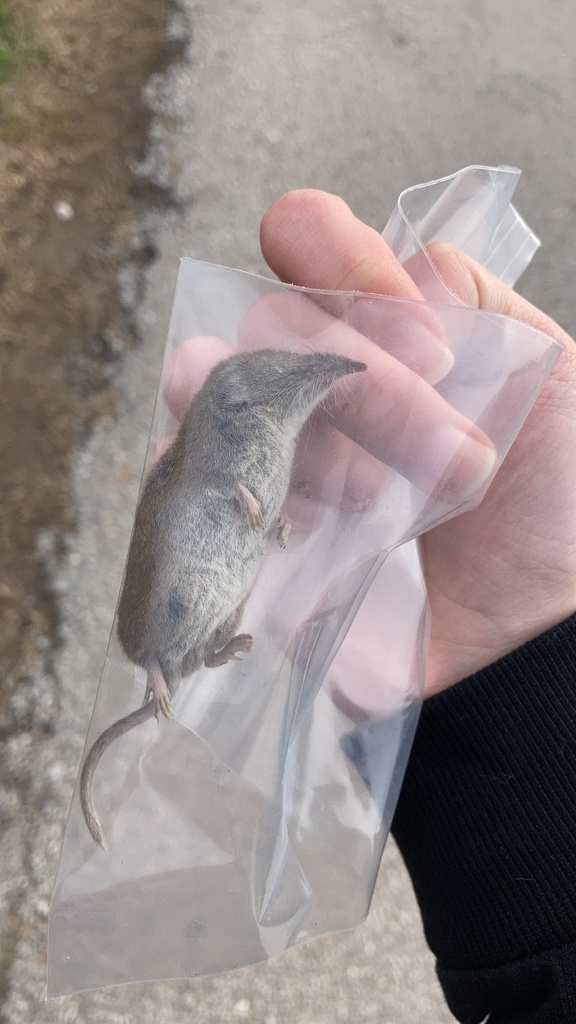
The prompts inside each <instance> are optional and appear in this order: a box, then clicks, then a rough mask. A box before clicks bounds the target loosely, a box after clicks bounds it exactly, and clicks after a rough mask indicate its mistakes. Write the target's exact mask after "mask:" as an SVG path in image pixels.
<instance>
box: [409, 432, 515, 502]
mask: <svg viewBox="0 0 576 1024" xmlns="http://www.w3.org/2000/svg"><path fill="white" fill-rule="evenodd" d="M495 462H496V452H495V450H494V448H492V447H491V446H490V445H486V444H482V443H481V442H480V441H476V440H475V439H474V438H472V437H470V435H469V434H465V433H464V432H463V431H461V430H459V429H458V428H457V427H454V426H451V425H448V424H443V425H442V426H438V427H435V428H434V429H433V430H432V431H430V433H429V434H428V436H427V437H424V438H423V439H422V442H421V444H420V445H419V451H418V455H417V465H416V470H417V475H418V476H419V477H420V483H418V486H420V487H422V488H423V489H424V490H425V491H427V493H428V494H430V495H432V496H433V497H434V498H436V499H437V500H438V501H450V502H454V501H455V500H456V499H458V500H459V501H464V500H465V499H466V498H469V497H471V495H472V494H474V493H475V491H477V490H479V488H480V487H482V485H483V484H484V483H486V481H487V480H488V478H489V476H490V474H491V473H492V471H493V469H494V465H495ZM415 476H416V474H415ZM415 482H416V479H415Z"/></svg>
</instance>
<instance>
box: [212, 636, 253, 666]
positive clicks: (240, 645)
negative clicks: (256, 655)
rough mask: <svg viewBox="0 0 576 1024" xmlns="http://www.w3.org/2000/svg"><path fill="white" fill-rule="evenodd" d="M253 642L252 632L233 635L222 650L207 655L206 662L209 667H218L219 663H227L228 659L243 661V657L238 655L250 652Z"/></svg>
mask: <svg viewBox="0 0 576 1024" xmlns="http://www.w3.org/2000/svg"><path fill="white" fill-rule="evenodd" d="M253 644H254V641H253V639H252V637H251V636H250V633H239V634H238V636H233V637H232V639H231V640H229V641H228V643H227V644H226V646H225V647H223V648H222V650H221V651H214V653H213V654H209V655H207V657H206V660H205V662H204V664H205V665H206V666H207V667H208V668H218V666H219V665H225V664H226V662H227V661H242V658H238V657H237V655H238V654H250V651H251V650H252V646H253Z"/></svg>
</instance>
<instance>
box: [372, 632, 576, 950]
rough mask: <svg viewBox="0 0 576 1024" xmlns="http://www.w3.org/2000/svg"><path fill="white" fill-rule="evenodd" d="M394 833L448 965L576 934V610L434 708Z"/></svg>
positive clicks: (417, 745) (424, 724)
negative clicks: (574, 613)
mask: <svg viewBox="0 0 576 1024" xmlns="http://www.w3.org/2000/svg"><path fill="white" fill-rule="evenodd" d="M392 831H393V833H394V836H395V838H396V840H397V842H398V845H399V847H400V850H401V852H402V855H403V857H404V860H405V862H406V865H407V867H408V870H409V872H410V875H411V878H412V882H413V885H414V888H415V891H416V896H417V898H418V902H419V904H420V909H421V912H422V917H423V921H424V927H425V930H426V936H427V939H428V943H429V945H430V947H431V949H432V950H433V952H434V953H435V954H436V956H437V958H438V960H439V962H440V965H444V966H447V967H450V968H454V969H462V970H464V969H470V968H478V967H492V966H497V965H499V964H502V963H505V962H510V961H513V960H517V959H519V958H523V957H527V956H530V955H533V954H535V953H538V952H540V951H542V950H545V949H548V948H550V947H551V946H558V945H563V944H565V943H568V942H570V941H574V940H575V939H576V615H573V616H572V617H571V618H569V619H567V620H566V621H565V622H563V623H560V624H559V625H558V626H555V627H554V628H553V629H550V630H549V631H548V632H546V633H544V634H542V635H541V636H539V637H536V638H535V639H534V640H532V641H531V642H530V643H528V644H526V645H525V646H523V647H521V648H519V649H518V650H516V651H513V652H512V653H511V654H508V655H506V656H505V657H504V658H502V659H500V660H499V661H497V662H495V663H494V664H493V665H490V666H488V667H487V668H485V669H483V670H482V671H481V672H477V673H475V674H474V675H472V676H469V677H468V678H467V679H466V680H464V681H462V682H461V683H458V685H457V686H454V687H452V688H451V689H449V690H447V691H445V692H444V693H441V694H438V695H437V696H435V697H432V698H430V699H429V700H428V701H426V702H425V703H424V707H423V710H422V715H421V718H420V722H419V725H418V730H417V733H416V738H415V741H414V746H413V749H412V753H411V756H410V761H409V764H408V770H407V773H406V777H405V780H404V784H403V787H402V792H401V796H400V801H399V804H398V807H397V810H396V815H395V818H394V824H393V829H392Z"/></svg>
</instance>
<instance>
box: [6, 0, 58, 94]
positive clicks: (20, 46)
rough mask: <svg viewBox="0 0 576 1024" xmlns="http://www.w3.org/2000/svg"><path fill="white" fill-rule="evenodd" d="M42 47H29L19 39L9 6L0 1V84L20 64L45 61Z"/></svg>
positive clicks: (24, 41)
mask: <svg viewBox="0 0 576 1024" xmlns="http://www.w3.org/2000/svg"><path fill="white" fill-rule="evenodd" d="M46 57H47V53H46V49H45V48H44V47H43V46H29V45H27V41H26V40H24V39H22V38H21V37H20V33H19V32H18V30H17V28H16V25H15V22H14V18H13V15H12V11H11V8H10V4H9V3H7V0H0V84H1V83H2V82H6V81H7V80H8V79H9V78H11V76H12V75H13V74H14V72H15V71H17V70H18V68H19V67H21V66H22V64H29V63H31V62H35V61H45V60H46Z"/></svg>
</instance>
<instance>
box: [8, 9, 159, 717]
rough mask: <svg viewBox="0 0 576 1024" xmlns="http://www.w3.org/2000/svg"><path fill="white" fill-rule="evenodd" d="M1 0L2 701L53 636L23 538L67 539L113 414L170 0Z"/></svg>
mask: <svg viewBox="0 0 576 1024" xmlns="http://www.w3.org/2000/svg"><path fill="white" fill-rule="evenodd" d="M3 2H4V5H5V7H7V9H8V11H9V13H10V15H11V18H12V22H13V26H14V31H15V32H16V34H17V36H18V39H19V40H20V41H21V47H20V51H19V52H20V53H21V54H22V59H21V60H20V59H19V60H18V62H17V63H18V66H17V67H15V68H10V73H9V74H8V75H6V76H5V78H6V80H5V81H3V82H0V139H1V143H2V144H1V146H0V200H1V202H2V209H3V213H2V218H1V222H0V380H1V381H2V391H1V396H2V400H1V402H0V563H1V565H2V573H1V576H0V677H1V678H2V686H1V688H0V693H1V696H0V701H1V702H4V701H5V699H6V697H7V696H8V695H9V694H10V692H11V691H12V689H13V687H14V685H15V684H16V683H17V682H18V679H19V678H21V677H22V675H23V674H26V673H27V671H29V669H30V668H31V666H32V664H33V663H34V662H35V661H36V660H37V657H38V652H39V651H42V650H45V651H49V648H50V647H51V646H52V645H53V644H54V643H55V642H56V639H57V638H56V633H57V630H56V621H55V610H54V602H53V600H52V596H51V594H50V591H49V588H48V585H47V582H46V580H45V578H44V573H43V569H42V563H41V560H40V558H39V556H38V551H37V538H38V535H39V533H40V531H42V530H50V531H54V530H55V531H56V533H57V535H60V536H63V535H64V534H65V532H66V531H69V530H71V529H73V527H74V511H73V506H72V502H71V494H70V485H69V473H68V471H69V467H70V461H71V458H72V456H73V451H74V447H75V445H76V444H77V443H78V441H79V440H80V439H81V436H82V433H83V431H85V430H86V428H87V426H88V425H89V423H90V421H91V420H92V419H93V417H94V416H99V415H102V414H104V413H108V414H110V413H113V412H114V394H113V390H112V388H111V377H112V375H113V363H114V361H115V360H117V359H118V357H119V355H120V353H121V350H122V348H123V346H124V345H128V344H131V343H133V341H134V337H133V333H132V329H131V326H130V323H129V321H128V318H127V316H126V315H125V313H124V312H123V311H122V309H121V307H120V305H119V301H118V298H117V293H116V283H115V275H116V272H117V269H118V267H119V266H120V265H121V264H122V263H123V262H124V261H125V260H126V258H127V254H128V237H129V232H130V227H131V225H132V224H133V223H134V221H135V220H136V219H137V218H138V217H139V216H140V215H141V214H142V213H143V211H144V208H145V204H146V203H147V202H149V200H150V194H146V195H145V194H143V192H142V191H139V190H138V187H137V186H136V184H135V181H134V178H133V176H132V173H131V170H130V167H131V164H132V162H133V161H137V160H139V159H141V158H142V156H143V153H144V147H145V139H146V133H147V129H148V125H149V120H150V115H149V113H148V112H147V111H146V110H145V109H144V108H143V106H142V104H141V100H140V96H141V90H142V86H143V85H144V83H145V82H146V80H147V79H148V77H149V76H150V74H151V73H153V72H154V71H158V70H161V69H163V68H165V67H166V66H167V65H168V64H169V63H170V62H171V61H173V60H174V59H176V58H177V56H178V53H179V45H178V44H176V43H174V44H168V43H167V41H166V27H167V24H168V21H169V19H170V17H171V16H172V14H173V13H174V11H173V8H172V6H171V4H170V2H169V0H122V2H121V3H119V2H118V0H100V2H99V3H97V4H95V3H94V2H93V0H3Z"/></svg>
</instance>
